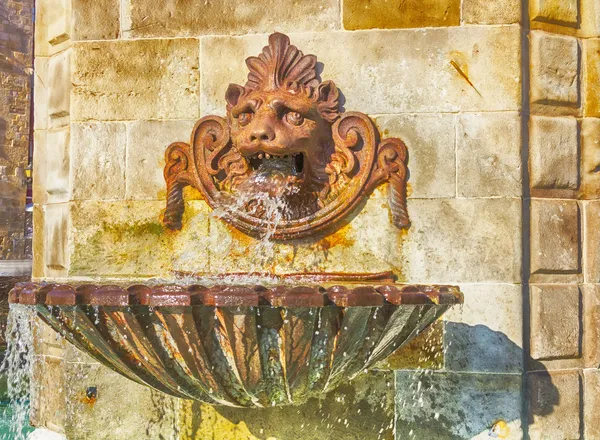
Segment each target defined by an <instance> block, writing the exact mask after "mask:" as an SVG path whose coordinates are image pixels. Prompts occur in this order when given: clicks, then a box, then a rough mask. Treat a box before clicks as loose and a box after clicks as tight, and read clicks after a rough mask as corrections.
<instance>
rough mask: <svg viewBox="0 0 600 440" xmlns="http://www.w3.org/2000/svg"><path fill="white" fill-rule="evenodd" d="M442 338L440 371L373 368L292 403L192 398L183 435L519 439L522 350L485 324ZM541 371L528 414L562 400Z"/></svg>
mask: <svg viewBox="0 0 600 440" xmlns="http://www.w3.org/2000/svg"><path fill="white" fill-rule="evenodd" d="M445 339H446V345H447V348H446V353H445V366H446V368H445V370H437V371H419V370H399V371H396V372H395V373H394V372H393V371H373V372H371V373H369V374H368V375H361V376H359V377H358V378H357V379H355V380H354V381H353V382H352V383H350V384H344V385H342V386H340V388H338V389H337V390H335V391H334V392H332V393H330V394H328V395H327V396H326V397H325V398H323V399H312V400H310V401H309V402H308V403H306V404H305V405H301V406H295V407H281V408H268V409H260V410H257V409H235V408H227V407H210V406H208V405H202V404H200V403H193V404H191V405H192V408H190V411H189V414H190V418H191V420H188V422H187V423H185V424H186V425H187V426H188V428H190V430H188V433H189V437H184V438H189V439H203V438H212V437H210V435H211V434H212V433H214V432H217V431H215V430H216V429H218V432H219V433H220V434H221V433H222V438H223V439H231V440H255V439H261V440H266V439H269V438H276V439H278V440H292V439H294V440H298V439H302V440H325V439H332V440H355V439H356V440H359V439H360V440H393V439H394V429H395V430H396V438H397V439H402V440H404V439H415V440H421V439H431V440H434V439H440V440H442V439H444V440H445V439H448V440H457V439H473V438H477V439H490V438H521V426H522V421H523V422H525V421H527V415H523V414H522V406H523V405H522V399H523V396H525V395H526V394H525V393H524V392H523V390H522V383H523V380H522V378H523V375H522V371H523V364H524V361H525V359H524V355H523V350H522V348H521V347H519V346H518V345H516V344H515V343H514V342H512V341H511V340H510V339H509V338H508V337H507V336H506V335H505V334H504V333H501V332H497V331H494V330H491V329H490V328H489V327H486V326H484V325H476V326H470V325H467V324H462V323H455V322H446V330H445ZM422 349H423V351H424V352H426V351H427V347H422ZM529 365H531V366H533V367H534V369H535V370H538V371H545V368H544V366H543V365H542V364H540V363H537V362H535V361H532V360H529ZM473 371H477V373H474V372H473ZM394 374H395V377H394ZM541 377H543V379H542V380H541V381H540V382H539V384H538V385H539V386H538V389H536V390H533V393H535V394H534V395H535V397H536V399H535V403H534V404H533V405H531V409H530V413H531V416H545V415H548V414H551V413H552V412H553V411H554V409H555V406H556V405H557V404H558V403H559V399H560V397H559V393H558V389H557V388H556V387H555V386H554V385H553V384H552V381H551V379H550V376H549V375H541ZM394 382H395V387H394ZM394 413H395V414H396V420H394ZM530 422H531V421H530Z"/></svg>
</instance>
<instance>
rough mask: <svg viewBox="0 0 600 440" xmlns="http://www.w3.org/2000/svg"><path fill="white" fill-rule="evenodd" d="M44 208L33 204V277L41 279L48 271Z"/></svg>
mask: <svg viewBox="0 0 600 440" xmlns="http://www.w3.org/2000/svg"><path fill="white" fill-rule="evenodd" d="M44 214H45V213H44V208H43V206H40V205H34V206H33V238H32V249H33V261H32V269H31V277H32V278H33V279H34V280H36V279H41V278H43V277H44V275H45V273H46V263H45V261H44V260H45V258H46V251H45V244H46V237H45V236H44V232H45V231H44Z"/></svg>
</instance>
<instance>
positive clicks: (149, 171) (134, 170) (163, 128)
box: [125, 121, 195, 200]
mask: <svg viewBox="0 0 600 440" xmlns="http://www.w3.org/2000/svg"><path fill="white" fill-rule="evenodd" d="M194 124H195V121H135V122H132V123H131V124H128V127H127V164H126V167H127V170H126V180H127V189H126V195H125V197H126V198H127V199H149V200H162V199H165V198H166V184H165V178H164V177H163V169H164V167H165V161H164V157H165V150H166V149H167V147H168V146H169V144H171V143H172V142H189V138H190V135H191V132H192V129H193V128H194Z"/></svg>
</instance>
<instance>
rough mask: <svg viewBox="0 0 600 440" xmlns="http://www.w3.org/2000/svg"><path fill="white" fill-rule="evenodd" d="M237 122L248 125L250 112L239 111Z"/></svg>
mask: <svg viewBox="0 0 600 440" xmlns="http://www.w3.org/2000/svg"><path fill="white" fill-rule="evenodd" d="M237 119H238V123H239V124H240V125H241V126H242V127H243V126H244V125H248V124H249V123H250V121H251V120H252V113H250V112H244V113H240V114H239V115H238V117H237Z"/></svg>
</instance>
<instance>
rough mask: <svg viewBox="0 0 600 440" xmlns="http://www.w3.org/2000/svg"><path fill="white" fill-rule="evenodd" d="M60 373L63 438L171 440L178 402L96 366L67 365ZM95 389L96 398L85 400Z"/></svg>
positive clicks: (173, 433)
mask: <svg viewBox="0 0 600 440" xmlns="http://www.w3.org/2000/svg"><path fill="white" fill-rule="evenodd" d="M64 374H65V376H66V377H68V378H70V379H71V380H69V381H68V382H67V383H66V384H65V385H66V386H65V388H66V390H65V393H64V394H65V397H66V402H65V404H63V405H64V407H65V408H66V412H67V414H68V418H67V420H66V422H65V433H66V435H67V438H90V439H92V438H93V439H97V440H100V439H106V440H108V439H114V440H125V439H134V438H135V439H146V438H147V439H151V438H152V439H159V438H164V439H171V438H175V437H174V435H175V432H177V431H176V430H177V419H178V408H179V406H178V405H179V404H178V399H175V398H173V397H171V396H169V395H167V394H164V393H161V392H159V391H155V390H153V389H151V388H149V387H146V386H143V385H140V384H137V383H135V382H133V381H131V380H129V379H126V378H125V377H123V376H121V375H120V374H118V373H115V372H114V371H112V370H109V369H108V368H106V367H104V366H102V365H100V364H91V365H90V364H83V363H71V362H69V363H67V364H66V366H65V371H64ZM88 387H95V388H96V392H97V398H96V399H95V400H91V399H89V398H88V397H87V393H86V392H87V389H88Z"/></svg>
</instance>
